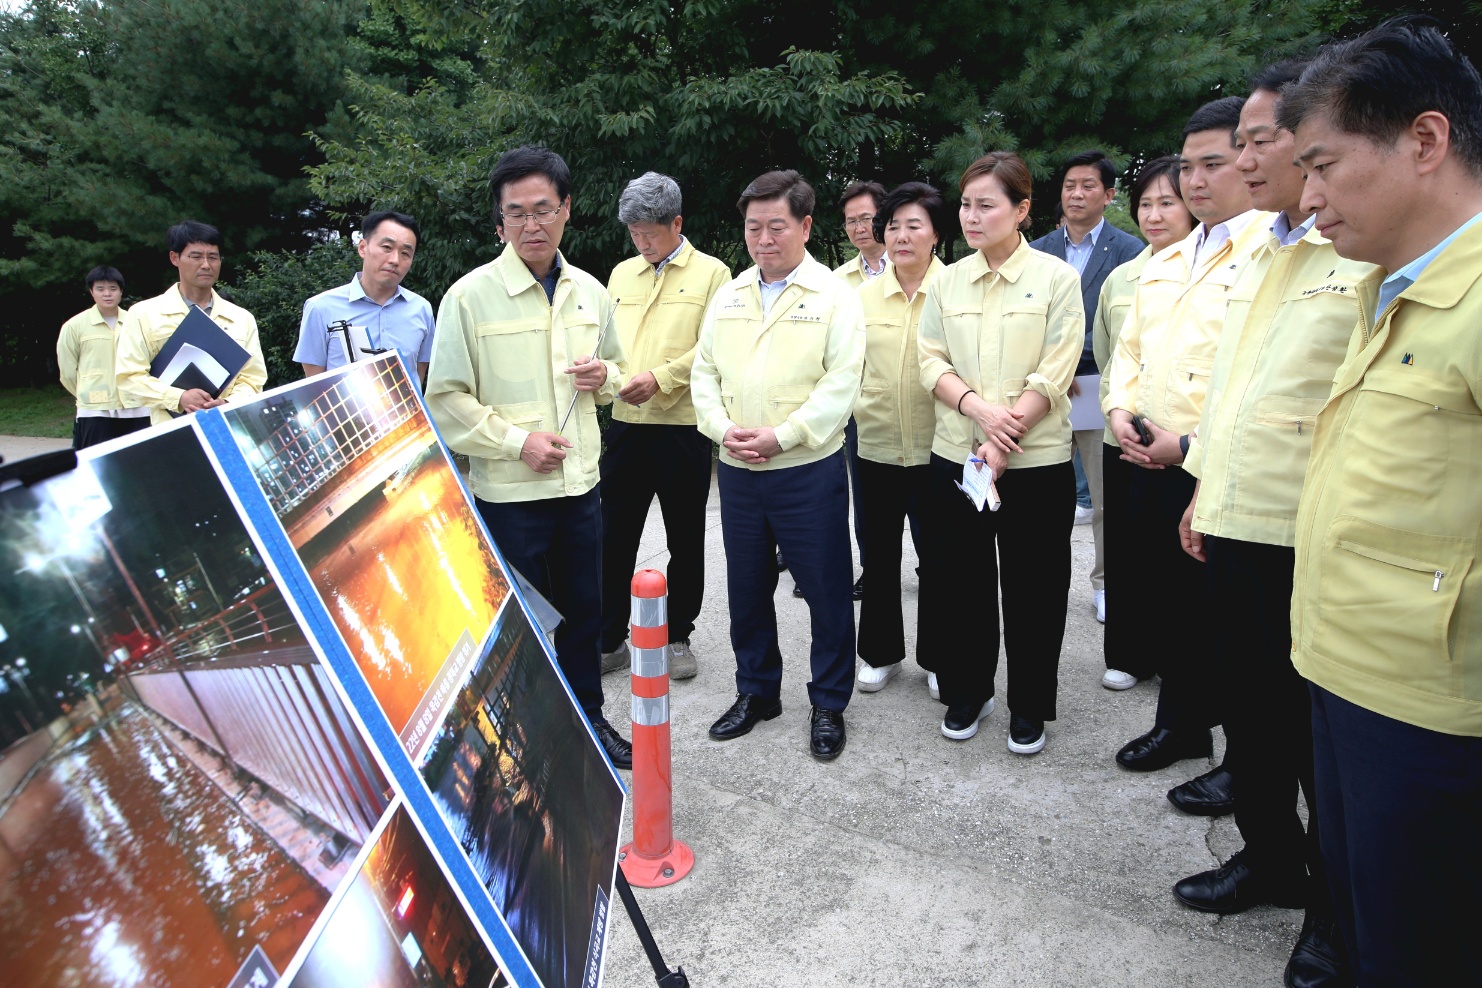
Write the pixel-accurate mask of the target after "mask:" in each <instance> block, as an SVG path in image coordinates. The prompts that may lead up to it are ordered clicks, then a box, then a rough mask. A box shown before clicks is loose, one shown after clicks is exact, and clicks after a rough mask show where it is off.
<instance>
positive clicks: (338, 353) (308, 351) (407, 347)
mask: <svg viewBox="0 0 1482 988" xmlns="http://www.w3.org/2000/svg"><path fill="white" fill-rule="evenodd" d="M341 319H345V320H348V321H349V322H350V324H351V325H354V326H364V327H365V330H366V335H367V336H369V337H370V342H371V346H373V347H375V348H377V349H386V350H393V349H394V350H399V351H400V352H401V359H402V360H404V361H405V362H406V365H407V369H408V370H409V371H411V372H412V373H413V374H415V373H416V371H417V365H418V364H425V363H429V362H430V361H431V360H432V333H433V330H434V328H435V327H436V322H435V320H434V319H433V315H432V306H431V305H429V304H428V302H427V300H426V299H425V298H423V297H422V296H420V295H418V294H417V293H416V292H413V291H409V290H407V289H405V288H402V287H400V286H398V287H397V289H396V294H395V295H393V296H391V298H390V300H389V301H387V302H386V304H385V305H377V304H376V303H375V302H373V301H371V300H370V299H369V298H367V297H366V294H365V292H364V291H363V290H362V289H361V287H360V273H359V272H356V274H355V277H354V278H353V279H351V281H350V283H349V284H348V285H340V286H339V287H337V288H331V289H330V290H329V291H327V292H320V293H319V294H318V295H315V296H314V297H313V298H311V299H309V300H308V301H307V302H305V303H304V318H303V322H302V323H300V324H299V330H298V349H297V350H295V351H294V352H293V359H294V362H295V363H300V364H313V365H318V366H321V367H323V368H325V369H326V370H333V369H334V368H336V367H343V366H344V365H345V364H347V363H349V362H350V360H349V357H348V356H347V355H346V353H345V334H343V333H334V334H331V333H330V332H329V325H330V323H333V322H337V321H339V320H341ZM361 359H366V358H365V356H364V355H361Z"/></svg>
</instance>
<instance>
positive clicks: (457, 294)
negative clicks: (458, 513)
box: [426, 245, 623, 503]
mask: <svg viewBox="0 0 1482 988" xmlns="http://www.w3.org/2000/svg"><path fill="white" fill-rule="evenodd" d="M557 260H558V262H559V263H560V265H561V274H560V277H559V279H558V280H557V282H556V292H555V296H554V298H553V300H551V301H547V300H546V295H545V289H544V288H542V287H541V285H540V282H538V281H536V280H535V276H534V275H532V274H531V273H530V269H529V268H527V267H525V262H524V261H522V260H520V256H519V255H518V254H516V253H515V249H514V246H513V245H509V246H506V247H505V249H504V252H503V253H502V254H500V255H499V257H497V258H495V259H494V260H493V261H490V262H489V263H488V264H485V265H483V266H482V267H478V268H475V269H474V270H472V271H470V272H469V273H468V274H466V275H464V276H463V277H462V278H459V279H458V280H457V281H456V282H454V283H453V287H451V288H449V289H448V293H447V294H446V295H444V296H443V300H442V304H441V305H439V306H438V310H437V332H436V333H435V334H434V335H433V339H432V361H431V365H430V366H429V367H428V371H427V392H426V397H427V408H428V410H429V411H430V412H431V413H432V417H433V420H434V421H435V422H436V423H437V427H438V430H439V431H440V432H441V433H442V437H443V440H444V441H445V442H446V443H447V444H448V445H449V446H450V447H452V448H453V449H455V450H457V451H458V452H460V453H466V454H467V455H468V458H469V477H468V486H469V488H470V489H471V490H472V491H473V493H474V495H475V496H477V497H480V498H483V499H484V500H485V501H491V502H496V503H497V502H507V501H536V500H542V499H544V498H551V497H565V496H574V495H578V494H585V493H586V492H587V491H589V490H591V489H592V488H593V487H595V486H597V476H598V474H597V462H598V460H599V459H600V457H601V455H602V436H601V433H600V432H599V430H598V427H597V404H598V403H599V402H600V403H604V404H605V403H607V402H610V401H612V396H613V395H615V394H617V392H618V391H619V389H621V387H622V384H623V345H622V341H621V339H620V338H619V334H618V332H617V331H616V330H614V329H609V330H608V332H607V336H606V338H605V339H604V340H603V342H602V349H601V351H600V352H599V353H598V354H597V356H598V357H599V358H600V359H601V360H602V362H603V363H605V364H606V365H607V380H606V381H605V382H604V383H603V385H602V387H601V388H599V389H598V390H597V391H595V392H580V394H581V395H582V397H580V398H578V399H577V402H576V408H575V410H574V411H573V412H572V413H571V420H570V422H568V423H567V426H566V430H565V431H564V432H563V433H562V435H564V436H565V437H566V438H567V439H569V440H570V441H571V442H572V443H573V446H572V447H571V448H570V449H567V450H566V458H565V459H564V460H562V461H561V465H560V466H559V467H557V468H556V469H555V470H552V471H551V472H550V473H536V472H535V471H534V470H532V469H531V468H530V467H529V466H527V465H526V463H525V461H524V460H522V459H520V451H521V450H522V449H523V448H524V446H525V440H526V439H527V438H528V437H529V435H530V433H532V432H556V431H558V430H559V429H560V425H561V418H562V416H564V415H565V414H566V407H567V405H569V404H570V402H571V396H572V395H573V394H577V393H578V392H577V391H576V389H575V387H574V385H573V379H572V376H571V375H570V374H567V373H566V372H565V371H566V368H567V367H569V366H571V365H572V363H573V362H574V361H575V360H576V358H577V357H581V356H586V355H588V354H591V353H592V351H593V348H594V347H595V346H596V344H597V336H598V334H600V333H601V331H602V327H603V326H604V325H605V324H606V322H607V316H608V313H609V312H610V311H611V309H612V302H611V300H610V299H609V298H608V297H607V292H606V290H604V289H603V287H602V283H601V282H599V281H598V280H597V279H596V278H593V277H592V276H591V275H589V274H587V273H586V272H585V271H581V270H579V269H577V268H573V267H572V266H571V265H569V264H567V263H566V259H565V258H564V257H562V256H560V255H559V254H558V255H557Z"/></svg>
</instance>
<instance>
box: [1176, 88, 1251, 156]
mask: <svg viewBox="0 0 1482 988" xmlns="http://www.w3.org/2000/svg"><path fill="white" fill-rule="evenodd" d="M1244 105H1245V97H1244V96H1225V97H1222V98H1220V99H1216V100H1210V101H1209V102H1208V103H1205V104H1204V105H1203V106H1201V107H1199V109H1197V110H1195V111H1194V115H1193V116H1191V117H1189V122H1188V123H1186V124H1184V135H1183V136H1185V137H1188V136H1189V135H1190V134H1201V133H1203V132H1204V131H1206V130H1223V131H1225V132H1226V133H1228V134H1229V135H1230V146H1231V147H1234V146H1235V128H1236V127H1239V126H1240V108H1241V107H1243V106H1244Z"/></svg>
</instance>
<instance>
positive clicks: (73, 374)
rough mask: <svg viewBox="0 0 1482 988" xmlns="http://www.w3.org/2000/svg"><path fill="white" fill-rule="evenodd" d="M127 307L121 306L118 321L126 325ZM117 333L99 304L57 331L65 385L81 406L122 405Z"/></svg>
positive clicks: (105, 408)
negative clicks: (116, 359)
mask: <svg viewBox="0 0 1482 988" xmlns="http://www.w3.org/2000/svg"><path fill="white" fill-rule="evenodd" d="M126 315H128V311H127V310H125V309H119V310H118V320H117V322H116V325H117V326H118V327H119V329H122V328H123V322H124V317H125V316H126ZM115 339H116V337H115V334H114V330H113V327H111V326H109V325H108V320H106V319H104V318H103V313H101V312H99V311H98V307H97V306H96V305H95V306H93V307H91V308H89V309H86V310H84V311H82V312H79V313H78V314H77V315H75V316H73V317H72V318H71V319H68V320H67V321H66V322H64V323H62V331H61V333H59V334H58V335H57V370H58V372H59V373H60V375H61V381H62V387H64V388H66V389H67V392H68V394H71V395H72V396H73V397H75V398H76V399H77V407H78V409H79V410H86V411H111V410H113V409H117V408H122V407H123V405H122V404H121V403H120V402H119V400H118V387H117V385H116V384H115V383H114V380H115V378H114V368H113V363H114V350H115V346H114V344H115Z"/></svg>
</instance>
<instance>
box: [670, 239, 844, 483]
mask: <svg viewBox="0 0 1482 988" xmlns="http://www.w3.org/2000/svg"><path fill="white" fill-rule="evenodd" d="M759 284H760V283H759V280H758V272H757V269H756V268H755V267H750V268H747V269H746V270H745V271H743V272H741V274H740V276H739V277H737V278H735V279H733V280H732V281H729V282H727V283H726V284H725V285H724V286H722V287H721V289H720V291H718V292H716V293H715V297H714V298H713V299H711V300H710V307H709V308H708V309H706V310H705V323H704V325H703V326H702V327H701V329H700V346H699V350H698V352H697V353H696V355H695V365H694V370H693V372H692V374H691V377H690V390H691V394H692V395H693V397H694V402H695V417H696V419H697V421H698V423H699V429H700V431H701V432H703V433H704V434H705V435H707V436H709V437H710V438H711V439H713V440H715V441H716V442H717V443H718V442H721V441H722V440H724V439H725V435H726V432H727V431H729V430H730V429H731V427H732V426H741V427H743V428H748V429H756V428H761V427H762V426H770V427H771V428H773V429H775V430H776V432H777V441H778V443H780V444H781V446H782V450H783V451H782V452H781V453H779V454H778V455H777V456H774V457H772V458H770V459H769V460H768V461H767V462H766V463H761V464H751V463H740V462H738V461H736V460H733V459H731V458H730V457H729V456H727V455H726V454H725V453H724V452H722V453H721V456H720V462H721V463H724V464H726V465H727V466H732V467H742V468H744V469H748V470H779V469H784V468H786V467H795V466H802V465H803V464H805V463H812V462H815V461H817V460H821V459H823V458H824V457H826V456H829V455H831V454H833V453H834V452H836V451H837V450H839V449H840V448H841V447H842V446H843V444H844V424H845V423H846V422H848V421H849V413H850V411H851V410H852V409H853V408H854V401H855V399H856V398H858V397H859V384H860V374H861V372H862V370H863V368H864V352H865V333H864V311H863V309H861V308H860V304H859V296H858V295H857V294H856V293H855V291H854V289H852V288H850V287H849V286H848V285H847V284H846V283H845V282H844V280H843V279H842V278H838V277H835V275H834V273H833V272H832V271H830V270H829V269H828V268H826V267H825V266H823V265H822V264H820V263H818V262H817V261H815V260H814V259H813V258H812V256H810V255H804V257H803V263H802V264H800V265H799V266H798V269H797V271H796V272H795V274H794V275H793V280H792V284H790V285H788V286H787V288H785V289H783V292H782V294H781V295H780V296H778V298H777V299H776V300H774V301H773V302H772V308H771V311H770V312H769V313H768V314H767V315H766V316H765V317H764V316H763V315H762V297H761V289H760V287H759Z"/></svg>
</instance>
